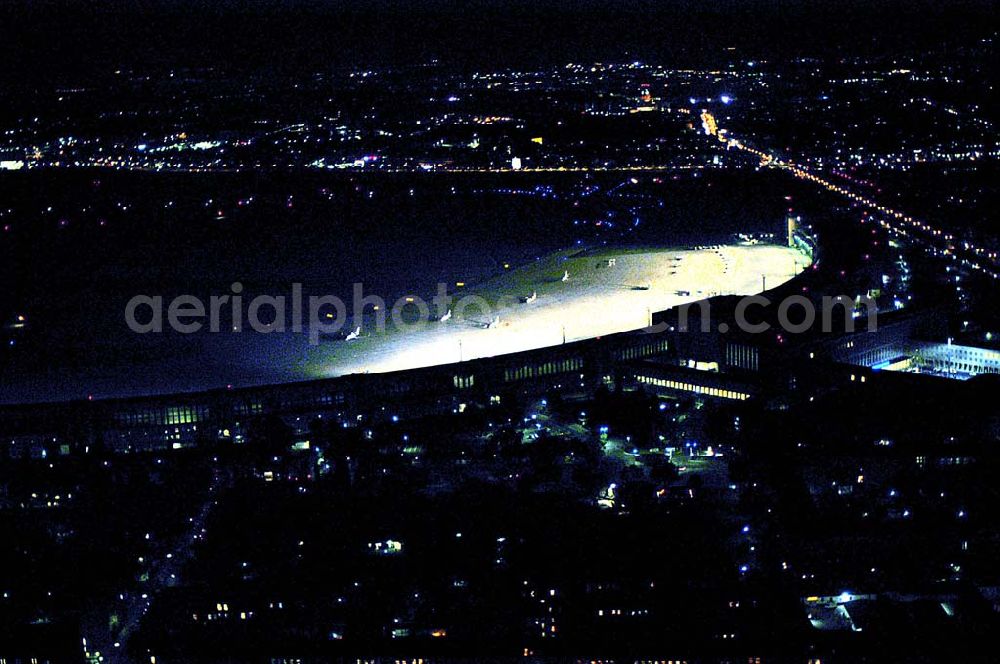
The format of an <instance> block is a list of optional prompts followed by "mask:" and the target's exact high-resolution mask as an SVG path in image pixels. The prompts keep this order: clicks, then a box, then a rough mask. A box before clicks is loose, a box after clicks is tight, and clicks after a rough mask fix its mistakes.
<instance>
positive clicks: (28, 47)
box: [0, 0, 997, 81]
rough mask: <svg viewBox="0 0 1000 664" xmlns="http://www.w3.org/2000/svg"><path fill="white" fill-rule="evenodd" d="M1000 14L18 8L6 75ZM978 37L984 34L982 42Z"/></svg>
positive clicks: (492, 49) (799, 34) (974, 1)
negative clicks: (981, 37)
mask: <svg viewBox="0 0 1000 664" xmlns="http://www.w3.org/2000/svg"><path fill="white" fill-rule="evenodd" d="M994 9H995V3H993V2H989V1H988V0H960V1H958V2H947V3H941V2H930V1H929V0H917V1H916V2H901V1H897V0H883V2H862V1H860V0H848V1H847V2H816V1H812V0H800V1H794V0H770V1H768V0H744V1H737V0H722V1H715V2H696V1H694V0H672V1H666V2H651V1H628V2H610V1H605V0H592V1H589V2H588V1H583V0H560V1H558V2H529V1H528V0H501V1H483V0H479V1H476V0H473V1H470V2H452V1H445V0H438V1H433V2H389V1H388V0H375V1H374V2H363V3H352V2H340V1H338V0H328V1H323V0H309V1H306V0H299V1H296V0H285V1H283V2H282V1H279V0H273V1H268V0H250V1H249V2H235V1H226V0H224V1H218V2H216V1H213V2H207V1H204V0H146V1H136V2H126V1H124V0H96V1H91V2H86V3H83V2H71V1H69V0H49V1H46V2H38V1H32V0H10V1H8V2H4V3H3V7H2V8H0V56H2V58H3V62H4V63H5V64H4V67H2V68H0V76H4V77H13V78H16V79H21V80H24V79H27V80H28V81H31V80H37V79H38V78H39V77H43V76H46V77H47V76H57V77H60V78H62V77H72V76H76V77H79V76H80V75H83V74H90V75H99V74H100V73H101V72H103V71H105V70H107V69H108V68H115V67H119V66H129V67H136V66H139V67H141V66H148V65H160V66H167V67H172V66H185V65H187V66H206V65H213V66H217V67H218V66H233V67H249V68H252V69H255V70H264V71H268V70H274V71H281V70H298V69H300V68H301V67H303V66H307V67H316V68H323V67H330V66H339V65H349V66H353V65H359V64H360V65H391V64H407V63H412V62H419V61H429V60H431V59H435V58H436V59H439V60H441V61H442V62H446V63H448V64H451V65H455V66H467V67H472V68H475V67H478V66H484V65H487V64H496V63H504V64H509V65H519V66H520V65H523V66H531V65H539V64H552V63H565V62H566V61H568V60H573V59H581V60H586V61H597V60H602V59H604V60H609V61H619V62H620V61H628V60H632V59H638V60H643V61H658V62H664V63H667V64H677V65H702V64H712V63H713V62H716V61H719V60H720V59H721V58H722V57H723V54H725V57H731V55H732V53H731V52H726V51H725V49H726V48H727V47H736V48H737V49H738V50H739V52H740V53H741V54H745V55H746V56H747V57H756V58H762V57H767V56H768V55H782V56H788V55H793V56H794V55H796V54H799V53H802V54H809V55H816V54H818V53H829V54H835V55H842V54H857V53H865V52H878V51H881V52H886V51H887V47H889V46H900V47H903V48H913V49H920V48H921V46H922V45H928V44H939V43H941V42H942V41H945V42H948V41H949V40H953V41H954V42H955V43H956V44H957V43H960V41H961V40H963V39H965V38H967V37H969V36H970V35H969V32H970V30H971V31H980V32H981V33H982V36H985V35H987V34H989V33H990V32H992V31H995V29H996V24H997V22H996V18H995V14H996V12H995V11H994ZM971 36H973V37H975V36H977V35H971Z"/></svg>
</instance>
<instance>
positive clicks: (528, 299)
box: [521, 291, 538, 304]
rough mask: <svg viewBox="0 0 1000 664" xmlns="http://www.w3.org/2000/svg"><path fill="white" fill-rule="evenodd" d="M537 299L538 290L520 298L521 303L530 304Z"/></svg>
mask: <svg viewBox="0 0 1000 664" xmlns="http://www.w3.org/2000/svg"><path fill="white" fill-rule="evenodd" d="M537 299H538V291H531V295H527V296H525V297H522V298H521V304H531V303H532V302H534V301H535V300H537Z"/></svg>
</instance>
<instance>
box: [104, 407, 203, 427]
mask: <svg viewBox="0 0 1000 664" xmlns="http://www.w3.org/2000/svg"><path fill="white" fill-rule="evenodd" d="M207 418H208V407H207V406H177V407H172V408H167V409H166V410H163V409H160V408H144V409H141V410H132V411H126V412H123V413H118V414H117V415H116V418H115V419H117V421H118V423H119V424H121V425H124V426H165V425H177V424H195V423H197V422H201V421H203V420H205V419H207Z"/></svg>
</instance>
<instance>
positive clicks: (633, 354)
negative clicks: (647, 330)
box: [618, 339, 667, 360]
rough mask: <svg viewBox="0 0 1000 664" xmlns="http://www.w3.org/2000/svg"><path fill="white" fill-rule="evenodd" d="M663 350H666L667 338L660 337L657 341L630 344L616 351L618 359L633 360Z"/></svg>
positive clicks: (662, 351) (663, 351)
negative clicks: (635, 344) (629, 346)
mask: <svg viewBox="0 0 1000 664" xmlns="http://www.w3.org/2000/svg"><path fill="white" fill-rule="evenodd" d="M665 352H667V340H666V339H661V340H659V341H653V342H651V343H645V344H642V345H639V346H632V347H631V348H623V349H622V350H620V351H618V359H619V360H635V359H638V358H640V357H649V356H650V355H655V354H656V353H665Z"/></svg>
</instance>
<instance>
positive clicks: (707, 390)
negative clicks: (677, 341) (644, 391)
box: [636, 376, 750, 401]
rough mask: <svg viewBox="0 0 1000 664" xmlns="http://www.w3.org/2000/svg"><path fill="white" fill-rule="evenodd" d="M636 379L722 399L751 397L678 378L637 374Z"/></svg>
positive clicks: (649, 383)
mask: <svg viewBox="0 0 1000 664" xmlns="http://www.w3.org/2000/svg"><path fill="white" fill-rule="evenodd" d="M636 380H638V381H639V382H640V383H645V384H646V385H655V386H657V387H667V388H670V389H672V390H681V391H682V392H694V393H695V394H705V395H707V396H710V397H719V398H721V399H735V400H737V401H746V400H747V399H749V398H750V395H749V394H747V393H745V392H737V391H735V390H727V389H724V388H721V387H706V386H705V385H695V384H693V383H682V382H680V381H676V380H666V379H663V378H653V377H652V376H636Z"/></svg>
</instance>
